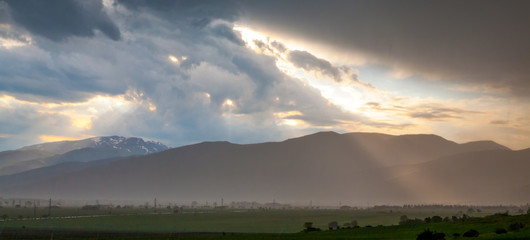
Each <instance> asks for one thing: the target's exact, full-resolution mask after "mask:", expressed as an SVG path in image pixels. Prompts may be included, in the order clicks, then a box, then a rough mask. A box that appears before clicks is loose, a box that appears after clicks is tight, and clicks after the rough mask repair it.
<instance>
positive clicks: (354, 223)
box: [351, 220, 359, 228]
mask: <svg viewBox="0 0 530 240" xmlns="http://www.w3.org/2000/svg"><path fill="white" fill-rule="evenodd" d="M351 226H352V227H354V228H356V227H359V224H358V223H357V220H352V221H351Z"/></svg>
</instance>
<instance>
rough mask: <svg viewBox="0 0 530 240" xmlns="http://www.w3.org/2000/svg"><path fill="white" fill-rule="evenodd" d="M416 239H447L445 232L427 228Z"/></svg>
mask: <svg viewBox="0 0 530 240" xmlns="http://www.w3.org/2000/svg"><path fill="white" fill-rule="evenodd" d="M416 240H445V233H437V232H433V231H431V230H429V229H426V230H425V231H423V232H422V233H420V234H419V235H418V237H417V238H416Z"/></svg>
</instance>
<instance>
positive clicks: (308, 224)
mask: <svg viewBox="0 0 530 240" xmlns="http://www.w3.org/2000/svg"><path fill="white" fill-rule="evenodd" d="M314 231H320V228H314V227H313V223H312V222H305V223H304V232H314Z"/></svg>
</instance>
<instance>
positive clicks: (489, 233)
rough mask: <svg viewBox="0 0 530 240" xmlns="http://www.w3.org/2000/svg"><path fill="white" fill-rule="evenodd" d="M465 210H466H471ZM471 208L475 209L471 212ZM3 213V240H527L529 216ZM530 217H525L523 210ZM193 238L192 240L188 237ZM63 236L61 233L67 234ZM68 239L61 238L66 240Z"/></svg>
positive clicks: (383, 211) (417, 211)
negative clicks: (463, 238) (467, 238)
mask: <svg viewBox="0 0 530 240" xmlns="http://www.w3.org/2000/svg"><path fill="white" fill-rule="evenodd" d="M466 209H467V210H466ZM472 209H473V208H472ZM34 210H35V209H32V208H27V209H24V208H0V216H4V215H7V216H9V218H8V219H7V220H6V221H2V222H1V223H0V228H1V229H2V231H1V232H0V237H2V238H5V239H8V238H26V237H25V235H24V233H25V232H26V233H31V232H38V231H42V232H41V233H40V234H36V235H34V236H33V237H37V236H41V237H43V238H48V239H49V238H50V234H51V233H52V232H55V239H68V236H70V235H68V234H66V235H65V233H76V232H77V233H79V234H78V235H73V236H75V237H79V236H86V237H87V238H91V237H93V238H94V239H106V238H108V239H122V238H123V239H128V238H141V239H168V238H175V237H176V236H179V237H178V238H179V239H218V238H223V239H415V238H416V236H417V235H418V234H419V233H420V232H422V231H423V230H425V229H427V228H429V229H431V230H434V231H437V232H444V233H445V234H446V239H458V238H455V237H453V234H454V233H458V234H463V233H464V232H465V231H467V230H469V229H476V230H477V231H479V232H480V233H481V234H480V236H479V238H477V239H503V238H504V239H529V238H530V230H529V227H528V226H530V217H529V215H526V214H520V213H519V212H515V211H513V209H512V212H514V214H516V215H513V216H504V215H496V216H495V217H486V218H484V216H487V215H492V214H494V213H498V212H506V211H507V209H506V208H502V207H499V208H487V209H482V210H479V211H476V210H473V211H470V210H469V209H468V208H436V207H432V208H371V209H360V210H338V209H311V210H307V209H287V210H270V209H269V210H256V209H254V210H250V209H222V210H217V209H184V210H179V211H178V212H177V213H175V212H173V210H171V209H157V210H156V211H155V210H153V209H141V208H134V209H101V210H81V209H80V208H56V209H52V211H51V213H52V217H51V218H36V219H35V218H33V216H34V215H35V216H39V214H40V216H42V215H45V214H47V212H48V209H47V208H38V209H36V210H37V211H36V212H34ZM525 213H526V212H525ZM463 214H466V215H467V214H469V215H468V216H471V217H470V218H469V219H468V220H466V221H457V222H440V223H422V224H414V225H407V226H401V225H398V223H399V221H400V218H401V216H403V215H406V216H407V217H408V218H409V219H414V218H418V219H424V218H426V217H430V216H435V215H437V216H441V217H442V218H443V217H449V218H451V217H452V216H463ZM353 220H355V221H357V223H358V224H359V228H350V229H340V230H333V231H328V230H327V229H328V223H329V222H332V221H337V222H338V224H339V226H342V225H343V223H350V222H352V221H353ZM305 222H312V223H313V227H316V228H320V229H322V230H323V231H320V232H309V233H303V232H301V231H302V230H303V228H304V226H303V225H304V223H305ZM515 222H521V223H524V224H525V225H526V226H527V227H525V228H523V229H521V230H519V231H516V232H508V233H506V234H501V235H499V234H496V233H495V230H496V229H497V228H505V229H508V227H509V226H510V224H513V223H515ZM185 233H189V234H185ZM61 234H63V235H61ZM61 236H63V237H61Z"/></svg>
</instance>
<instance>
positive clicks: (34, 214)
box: [33, 200, 37, 218]
mask: <svg viewBox="0 0 530 240" xmlns="http://www.w3.org/2000/svg"><path fill="white" fill-rule="evenodd" d="M33 218H37V203H35V200H33Z"/></svg>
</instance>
